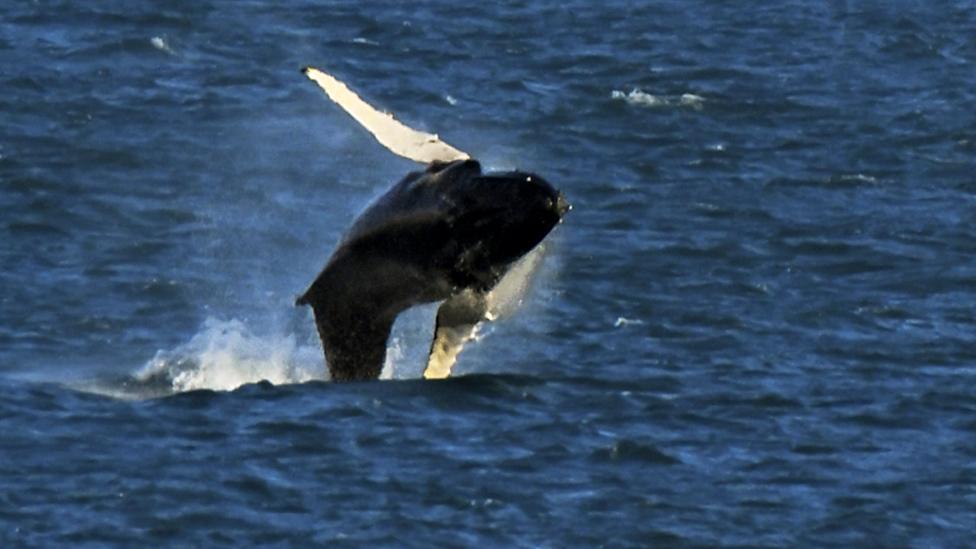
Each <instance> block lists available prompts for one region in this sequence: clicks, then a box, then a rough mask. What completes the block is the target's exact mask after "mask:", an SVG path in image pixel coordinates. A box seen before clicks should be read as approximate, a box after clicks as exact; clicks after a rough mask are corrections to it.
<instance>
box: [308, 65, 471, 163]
mask: <svg viewBox="0 0 976 549" xmlns="http://www.w3.org/2000/svg"><path fill="white" fill-rule="evenodd" d="M302 74H304V75H305V76H307V77H308V79H309V80H311V81H313V82H315V84H316V85H317V86H318V87H319V88H321V89H322V91H323V92H325V94H326V95H327V96H328V97H329V99H331V100H332V101H333V102H334V103H335V104H337V105H339V106H340V107H341V108H342V109H343V110H344V111H346V112H347V113H349V115H350V116H352V117H353V119H355V120H356V122H359V124H360V125H361V126H362V127H364V128H366V130H367V131H369V133H371V134H373V137H375V138H376V140H377V141H378V142H379V143H380V145H383V146H384V147H386V149H387V150H389V151H390V152H392V153H393V154H396V155H399V156H402V157H404V158H409V159H410V160H413V161H414V162H419V163H421V164H429V163H430V162H433V161H435V160H440V161H443V162H452V161H454V160H465V159H468V158H471V157H470V155H468V153H466V152H464V151H461V150H458V149H456V148H454V147H452V146H451V145H448V144H447V143H445V142H443V141H441V139H440V138H439V137H438V136H437V135H435V134H431V133H426V132H422V131H420V130H415V129H413V128H411V127H409V126H407V125H405V124H403V123H402V122H400V121H398V120H397V119H395V118H393V115H391V114H389V113H386V112H383V111H381V110H379V109H377V108H376V107H374V106H372V105H370V104H369V103H367V102H366V101H364V100H363V99H362V98H361V97H359V96H358V95H356V93H355V92H353V91H352V90H350V89H349V87H348V86H347V85H346V84H344V83H343V82H342V81H341V80H339V79H337V78H336V77H335V76H332V75H331V74H329V73H327V72H325V71H322V70H320V69H317V68H315V67H312V66H305V67H303V68H302Z"/></svg>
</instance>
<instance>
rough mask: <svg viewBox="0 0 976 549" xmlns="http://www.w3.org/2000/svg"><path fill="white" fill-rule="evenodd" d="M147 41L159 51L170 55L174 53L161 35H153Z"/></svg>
mask: <svg viewBox="0 0 976 549" xmlns="http://www.w3.org/2000/svg"><path fill="white" fill-rule="evenodd" d="M149 43H150V44H152V47H154V48H156V49H157V50H159V51H161V52H164V53H168V54H170V55H176V52H175V51H173V48H171V47H170V45H169V44H167V43H166V40H164V39H163V38H162V37H161V36H153V37H152V38H150V39H149Z"/></svg>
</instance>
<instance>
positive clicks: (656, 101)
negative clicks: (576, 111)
mask: <svg viewBox="0 0 976 549" xmlns="http://www.w3.org/2000/svg"><path fill="white" fill-rule="evenodd" d="M610 97H611V99H616V100H619V101H626V102H627V103H628V104H630V105H634V106H638V107H689V108H692V109H695V110H700V109H701V108H702V107H703V105H704V103H705V98H704V97H702V96H700V95H695V94H693V93H683V94H681V95H678V96H668V95H654V94H650V93H647V92H645V91H643V90H640V89H638V88H634V89H632V90H631V91H630V92H629V93H624V92H622V91H620V90H613V91H611V92H610Z"/></svg>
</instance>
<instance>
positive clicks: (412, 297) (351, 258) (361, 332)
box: [297, 159, 569, 381]
mask: <svg viewBox="0 0 976 549" xmlns="http://www.w3.org/2000/svg"><path fill="white" fill-rule="evenodd" d="M568 209H569V205H568V203H567V202H566V200H565V199H564V198H563V196H562V195H561V194H560V193H559V192H558V191H557V190H556V189H555V188H553V187H552V185H550V184H549V183H548V182H546V181H545V180H544V179H542V178H541V177H539V176H537V175H535V174H529V173H524V172H518V171H512V172H500V173H487V174H485V173H482V171H481V166H480V164H479V163H478V162H477V161H475V160H470V159H468V160H457V161H454V162H449V163H443V162H433V163H431V164H430V165H429V166H428V167H427V169H426V170H425V171H423V172H413V173H410V174H408V175H407V176H406V177H405V178H403V180H401V181H400V182H399V183H397V184H396V185H394V186H393V187H392V188H391V189H390V190H389V191H387V192H386V193H385V194H384V195H382V196H381V197H380V198H379V199H377V200H376V201H375V202H374V203H373V204H372V205H371V206H369V207H368V208H367V209H366V210H365V211H364V212H363V213H362V214H361V215H360V216H359V218H358V219H357V220H356V221H355V222H354V223H353V225H352V227H351V228H350V229H349V231H348V233H347V234H346V235H345V236H344V237H343V239H342V240H341V241H340V243H339V245H338V247H337V249H336V250H335V252H334V253H333V255H332V257H331V259H330V260H329V262H328V263H327V264H326V266H325V268H324V269H323V270H322V272H321V273H320V274H319V276H318V277H317V278H316V279H315V281H314V282H313V283H312V284H311V286H309V288H308V290H306V291H305V293H304V294H303V295H302V296H301V297H299V298H298V300H297V303H298V304H299V305H311V307H312V309H313V311H314V314H315V323H316V327H317V328H318V332H319V336H320V338H321V339H322V346H323V348H324V351H325V357H326V363H327V364H328V367H329V371H330V373H331V377H332V379H333V380H334V381H355V380H367V379H376V378H378V377H379V375H380V372H381V370H382V368H383V363H384V359H385V355H386V344H387V340H388V338H389V336H390V330H391V329H392V327H393V323H394V321H395V319H396V317H397V315H398V314H400V313H401V312H402V311H404V310H405V309H407V308H409V307H412V306H414V305H418V304H421V303H430V302H436V301H445V303H444V304H443V305H441V307H440V309H439V310H438V315H437V328H436V330H435V338H434V343H433V344H432V349H431V357H432V358H431V360H430V362H429V364H428V370H429V371H428V372H427V373H426V377H445V376H446V374H448V373H449V371H450V364H448V365H446V369H447V371H446V372H436V371H433V370H437V369H438V368H439V367H438V366H437V365H436V364H437V362H438V360H439V358H438V356H439V354H441V355H443V354H450V353H452V352H454V351H453V350H452V349H450V347H451V346H453V345H457V344H458V343H463V341H461V340H463V339H464V335H465V334H467V333H469V332H470V331H471V328H472V327H473V326H474V325H475V324H477V322H479V321H481V320H483V318H484V315H485V312H486V310H485V308H486V306H485V299H484V296H486V295H487V294H488V292H490V291H491V289H492V288H493V287H494V286H495V285H496V284H498V282H499V280H500V279H501V278H502V276H503V275H505V273H506V272H507V271H508V270H509V268H510V267H511V265H512V264H513V263H515V262H516V261H517V260H518V259H519V258H521V257H522V256H524V255H525V254H527V253H528V252H529V251H531V250H532V249H533V248H535V247H536V246H537V245H538V244H539V243H540V242H541V241H542V240H543V239H544V238H545V237H546V235H547V234H549V232H550V231H551V230H552V229H553V227H555V226H556V224H558V223H559V221H560V220H561V218H562V216H563V215H564V214H565V213H566V211H567V210H568ZM454 354H456V352H454ZM442 362H443V361H442ZM450 362H451V363H453V356H451V357H450ZM441 369H443V367H441Z"/></svg>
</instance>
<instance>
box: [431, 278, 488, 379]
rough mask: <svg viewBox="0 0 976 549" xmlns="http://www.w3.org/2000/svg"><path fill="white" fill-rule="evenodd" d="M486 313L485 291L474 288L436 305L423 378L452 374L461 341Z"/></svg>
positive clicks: (468, 339) (469, 338)
mask: <svg viewBox="0 0 976 549" xmlns="http://www.w3.org/2000/svg"><path fill="white" fill-rule="evenodd" d="M487 313H488V302H487V300H486V299H485V294H483V293H481V292H478V291H475V290H464V291H463V292H461V293H459V294H457V295H455V296H453V297H451V298H450V299H448V300H447V301H445V302H444V303H442V304H441V306H440V308H438V309H437V327H436V328H434V341H433V342H432V343H431V345H430V357H429V358H428V359H427V368H426V369H425V370H424V378H425V379H443V378H445V377H448V376H450V375H451V368H452V367H453V366H454V362H455V361H457V356H458V354H459V353H460V352H461V349H463V348H464V344H465V343H467V342H468V341H471V339H472V338H474V336H475V334H476V333H477V331H478V323H479V322H481V321H482V320H484V319H485V316H486V315H487Z"/></svg>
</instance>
